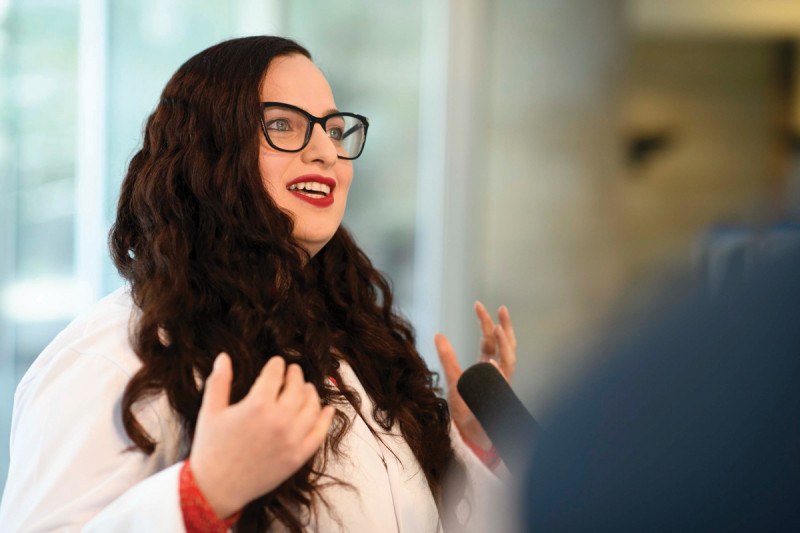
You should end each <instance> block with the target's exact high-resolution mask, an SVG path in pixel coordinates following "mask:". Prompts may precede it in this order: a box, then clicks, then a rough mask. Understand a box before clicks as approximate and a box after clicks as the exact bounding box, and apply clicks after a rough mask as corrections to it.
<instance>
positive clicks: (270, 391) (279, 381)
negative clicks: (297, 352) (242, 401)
mask: <svg viewBox="0 0 800 533" xmlns="http://www.w3.org/2000/svg"><path fill="white" fill-rule="evenodd" d="M285 369H286V361H284V360H283V357H281V356H279V355H276V356H273V357H271V358H270V359H269V361H267V364H266V365H264V367H263V368H262V369H261V372H260V373H259V374H258V377H257V378H256V381H255V383H253V386H252V387H251V388H250V392H249V394H248V396H250V395H254V396H256V397H257V398H260V399H267V400H268V401H270V402H274V401H275V400H276V399H277V397H278V392H279V391H280V390H281V386H283V373H284V371H285Z"/></svg>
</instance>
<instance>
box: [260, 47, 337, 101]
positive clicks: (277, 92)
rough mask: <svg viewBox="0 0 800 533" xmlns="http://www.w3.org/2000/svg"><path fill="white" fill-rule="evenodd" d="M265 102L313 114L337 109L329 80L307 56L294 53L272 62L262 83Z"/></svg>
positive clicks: (262, 97) (262, 95) (262, 98)
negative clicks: (290, 106)
mask: <svg viewBox="0 0 800 533" xmlns="http://www.w3.org/2000/svg"><path fill="white" fill-rule="evenodd" d="M261 101H262V102H283V103H285V104H291V105H295V106H297V107H300V108H302V109H305V110H306V111H308V112H309V113H312V114H318V115H319V114H325V113H328V112H330V110H331V109H334V108H335V107H336V105H335V103H334V100H333V93H332V92H331V88H330V86H329V85H328V80H326V79H325V76H324V75H323V74H322V72H321V71H320V70H319V69H318V68H317V66H316V65H315V64H314V63H312V62H311V60H310V59H308V58H307V57H305V56H302V55H299V54H294V55H290V56H283V57H277V58H275V59H273V60H272V63H270V66H269V68H268V69H267V74H266V76H264V81H263V83H262V84H261Z"/></svg>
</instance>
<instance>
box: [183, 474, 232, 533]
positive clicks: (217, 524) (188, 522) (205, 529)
mask: <svg viewBox="0 0 800 533" xmlns="http://www.w3.org/2000/svg"><path fill="white" fill-rule="evenodd" d="M180 493H181V512H182V513H183V525H184V526H185V527H186V533H226V532H227V531H228V530H229V529H230V528H231V527H233V524H235V523H236V521H237V520H238V519H239V516H240V515H241V514H242V512H241V511H239V512H238V513H236V514H235V515H233V516H232V517H230V518H228V519H227V520H222V519H221V518H219V517H217V515H216V514H215V513H214V510H213V509H212V508H211V506H210V505H209V504H208V501H207V500H206V497H205V496H203V493H202V492H201V491H200V487H198V486H197V482H195V479H194V474H193V473H192V467H191V466H190V465H189V459H186V461H184V462H183V467H182V468H181V475H180Z"/></svg>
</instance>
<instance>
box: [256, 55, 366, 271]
mask: <svg viewBox="0 0 800 533" xmlns="http://www.w3.org/2000/svg"><path fill="white" fill-rule="evenodd" d="M261 101H262V102H282V103H284V104H291V105H293V106H297V107H299V108H301V109H304V110H305V111H307V112H308V113H311V114H312V115H314V116H317V117H322V116H325V115H328V114H330V113H335V112H336V104H335V103H334V101H333V93H332V92H331V88H330V87H329V86H328V82H327V80H326V79H325V76H323V75H322V72H320V70H319V69H318V68H317V67H316V65H314V63H312V62H311V60H309V59H308V58H306V57H305V56H302V55H299V54H295V55H290V56H284V57H278V58H275V59H274V60H273V61H272V63H271V64H270V66H269V69H268V70H267V74H266V76H265V78H264V82H263V84H262V87H261ZM259 138H260V145H259V153H258V165H259V168H260V170H261V178H262V179H263V180H264V185H265V187H266V189H267V191H268V192H269V195H270V196H271V197H272V199H273V200H274V201H275V203H276V204H278V207H280V208H281V209H282V210H283V211H285V212H287V213H289V214H291V215H292V217H293V218H294V233H293V236H294V238H295V239H297V241H298V242H299V243H300V244H301V245H302V246H303V248H305V249H306V251H308V253H309V254H311V256H312V257H313V256H314V255H316V253H317V252H319V251H320V250H321V249H322V247H323V246H325V244H327V243H328V241H329V240H330V239H331V237H333V234H334V233H335V232H336V230H337V229H338V228H339V224H341V222H342V217H343V216H344V208H345V206H346V205H347V192H348V190H349V189H350V182H351V181H352V180H353V164H352V161H349V160H346V159H339V158H338V157H337V151H336V147H335V146H334V144H333V142H332V141H331V139H330V138H329V137H328V135H327V134H326V133H325V131H324V130H323V129H322V126H320V125H319V124H315V125H314V129H313V131H312V133H311V139H310V140H309V141H308V145H307V146H306V147H305V148H303V149H302V150H301V151H299V152H281V151H279V150H276V149H274V148H272V147H271V146H270V145H269V144H268V143H267V140H266V139H265V138H264V136H263V135H260V136H259ZM331 180H332V181H331ZM299 183H307V184H311V185H309V186H308V187H306V188H317V189H320V188H321V189H323V190H324V189H325V187H320V184H326V185H328V186H330V189H331V190H330V194H329V197H332V199H333V202H331V201H330V198H326V200H325V201H319V197H320V195H321V194H322V193H309V194H304V193H302V192H300V189H302V188H303V187H298V186H297V185H298V184H299ZM290 186H291V187H292V190H289V187H290Z"/></svg>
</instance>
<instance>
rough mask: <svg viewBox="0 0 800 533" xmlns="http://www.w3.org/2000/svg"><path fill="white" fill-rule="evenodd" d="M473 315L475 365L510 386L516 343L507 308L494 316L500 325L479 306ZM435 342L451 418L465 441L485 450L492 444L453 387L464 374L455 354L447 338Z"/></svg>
mask: <svg viewBox="0 0 800 533" xmlns="http://www.w3.org/2000/svg"><path fill="white" fill-rule="evenodd" d="M475 314H476V315H477V316H478V321H479V322H480V326H481V341H480V347H479V355H478V362H479V363H492V364H494V365H495V366H496V367H497V368H498V370H500V373H501V374H502V375H503V377H505V378H506V381H508V382H509V383H511V376H513V375H514V366H515V365H516V362H517V356H516V351H517V339H516V337H515V336H514V328H513V327H512V326H511V315H509V313H508V308H506V306H502V307H501V308H500V309H499V311H498V312H497V317H498V319H499V322H500V323H499V324H495V323H494V322H493V321H492V316H491V315H490V314H489V312H488V311H486V308H485V307H484V306H483V304H482V303H480V302H475ZM434 342H435V343H436V351H437V352H439V359H440V360H441V362H442V369H443V370H444V377H445V381H447V402H448V403H449V404H450V416H451V417H452V419H453V422H455V424H456V427H457V428H458V430H459V431H460V432H461V435H462V436H463V437H464V438H466V439H467V440H469V441H470V442H472V443H473V444H475V445H477V446H480V447H481V448H484V449H487V450H488V449H489V448H491V446H492V442H491V441H490V440H489V437H488V436H487V435H486V432H485V431H483V428H482V427H481V425H480V423H479V422H478V419H477V418H475V415H473V414H472V411H470V410H469V407H467V404H466V403H464V400H463V399H462V398H461V395H460V394H459V393H458V388H457V387H456V384H457V383H458V379H459V378H460V377H461V374H462V373H463V372H462V370H461V367H460V366H459V364H458V358H457V357H456V352H455V350H453V346H452V345H451V344H450V341H448V340H447V337H445V336H444V335H442V334H441V333H437V334H436V336H435V337H434Z"/></svg>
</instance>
